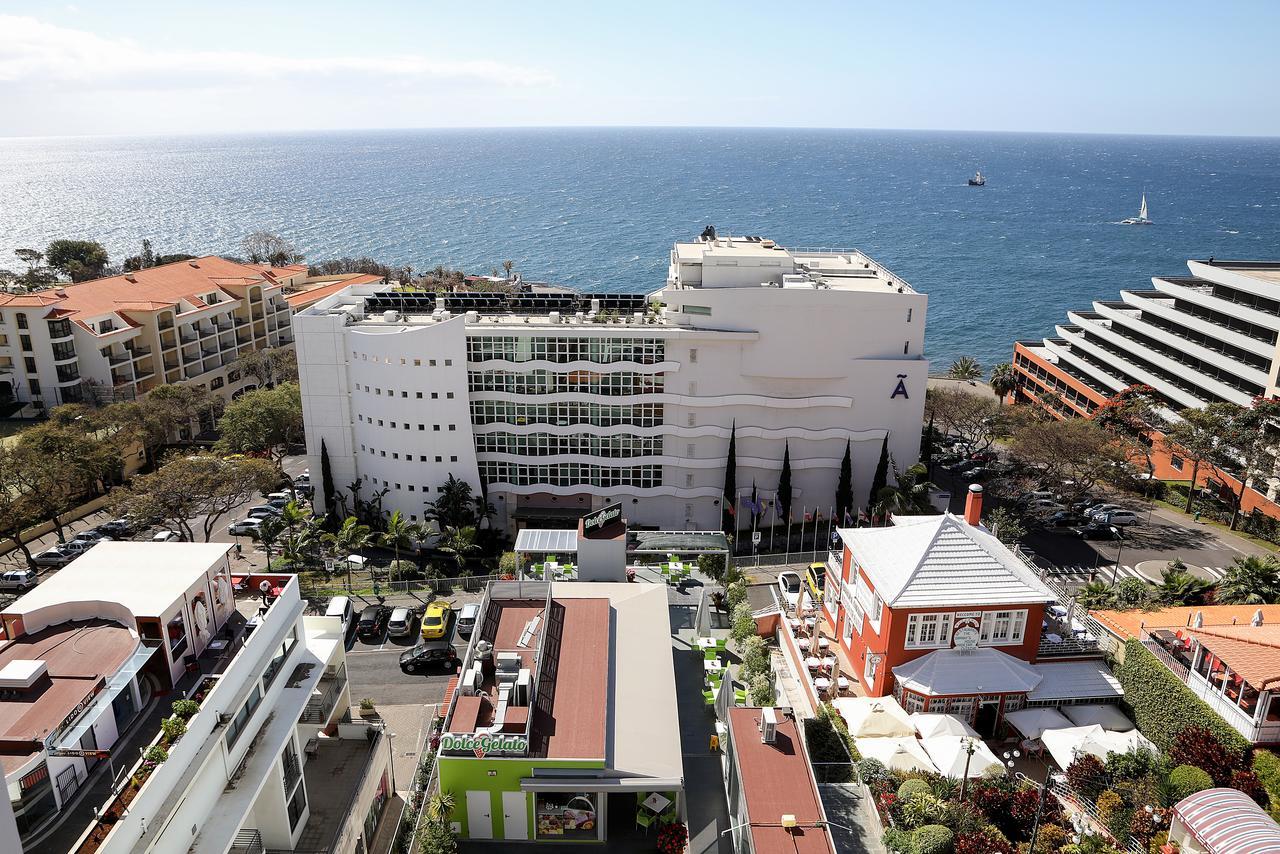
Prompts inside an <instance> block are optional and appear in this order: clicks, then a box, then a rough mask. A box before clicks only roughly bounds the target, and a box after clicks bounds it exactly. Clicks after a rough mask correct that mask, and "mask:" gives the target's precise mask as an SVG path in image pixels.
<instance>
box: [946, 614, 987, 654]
mask: <svg viewBox="0 0 1280 854" xmlns="http://www.w3.org/2000/svg"><path fill="white" fill-rule="evenodd" d="M981 639H982V612H981V611H957V612H956V615H955V620H954V622H953V623H952V627H951V642H952V643H953V644H954V645H955V648H956V649H977V648H978V641H979V640H981Z"/></svg>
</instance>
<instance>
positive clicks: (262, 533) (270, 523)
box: [258, 516, 284, 569]
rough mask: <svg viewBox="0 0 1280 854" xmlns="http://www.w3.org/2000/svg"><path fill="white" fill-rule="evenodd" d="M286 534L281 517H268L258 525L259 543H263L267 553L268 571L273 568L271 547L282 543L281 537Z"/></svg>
mask: <svg viewBox="0 0 1280 854" xmlns="http://www.w3.org/2000/svg"><path fill="white" fill-rule="evenodd" d="M283 533H284V522H283V521H282V520H281V518H280V517H279V516H267V517H266V518H265V519H263V520H262V523H261V524H260V525H258V542H260V543H262V548H263V549H265V550H266V552H267V569H270V568H271V547H272V546H274V545H276V544H277V543H279V542H280V535H281V534H283Z"/></svg>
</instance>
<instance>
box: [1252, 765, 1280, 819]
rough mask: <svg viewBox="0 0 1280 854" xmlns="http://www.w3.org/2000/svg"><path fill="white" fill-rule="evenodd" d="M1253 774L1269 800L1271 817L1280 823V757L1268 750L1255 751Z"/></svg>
mask: <svg viewBox="0 0 1280 854" xmlns="http://www.w3.org/2000/svg"><path fill="white" fill-rule="evenodd" d="M1253 773H1255V774H1257V775H1258V779H1260V780H1261V781H1262V785H1263V788H1265V789H1266V790H1267V795H1268V796H1269V797H1270V798H1271V809H1270V812H1271V817H1272V818H1274V819H1276V820H1277V821H1280V756H1276V755H1275V754H1274V753H1272V752H1271V751H1270V750H1262V749H1258V750H1255V751H1254V752H1253Z"/></svg>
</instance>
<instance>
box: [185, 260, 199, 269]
mask: <svg viewBox="0 0 1280 854" xmlns="http://www.w3.org/2000/svg"><path fill="white" fill-rule="evenodd" d="M187 263H188V264H190V265H191V266H192V267H196V268H197V269H198V268H199V267H200V265H199V264H197V263H196V262H195V261H188V262H187Z"/></svg>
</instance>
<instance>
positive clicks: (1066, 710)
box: [1062, 704, 1136, 732]
mask: <svg viewBox="0 0 1280 854" xmlns="http://www.w3.org/2000/svg"><path fill="white" fill-rule="evenodd" d="M1062 713H1063V714H1064V715H1066V716H1067V717H1068V718H1070V719H1071V722H1072V723H1073V724H1075V725H1076V726H1091V725H1093V724H1097V725H1098V726H1100V727H1102V728H1103V729H1105V730H1110V731H1112V732H1129V731H1130V730H1133V729H1135V728H1136V727H1135V726H1134V723H1133V721H1131V720H1129V719H1128V718H1127V717H1125V714H1124V712H1122V711H1120V710H1119V709H1118V708H1116V707H1115V706H1112V705H1092V704H1090V705H1087V706H1063V707H1062Z"/></svg>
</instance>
